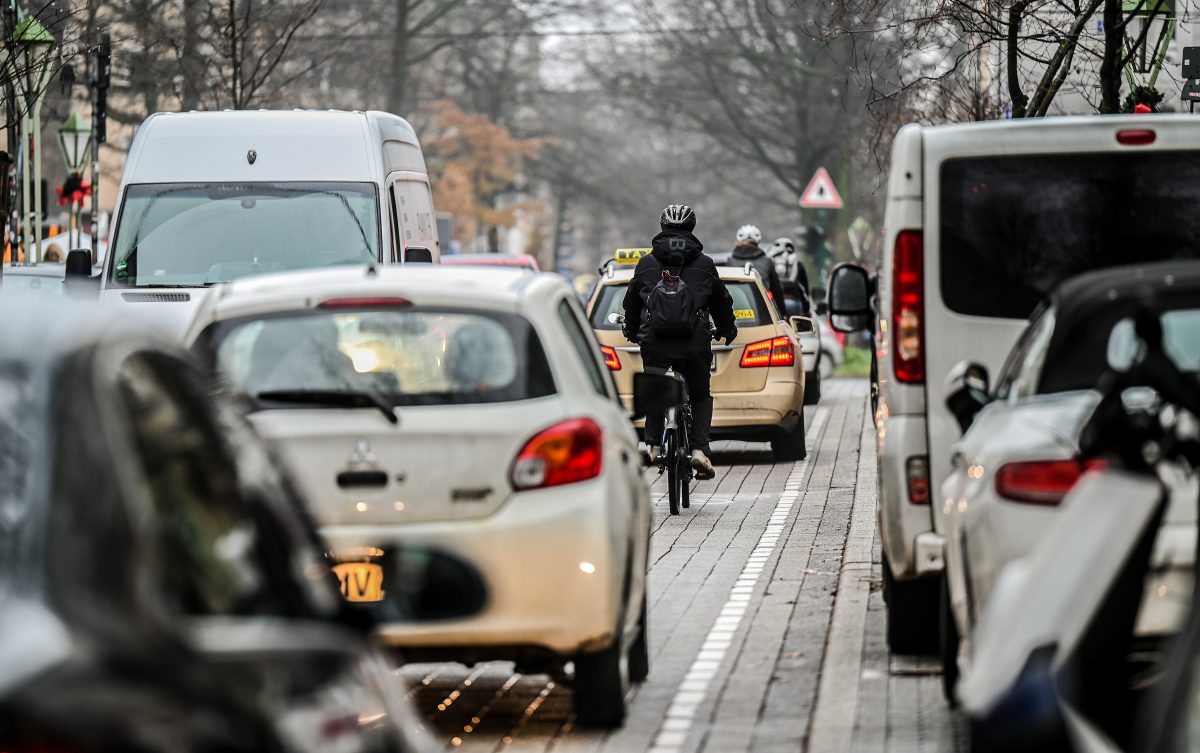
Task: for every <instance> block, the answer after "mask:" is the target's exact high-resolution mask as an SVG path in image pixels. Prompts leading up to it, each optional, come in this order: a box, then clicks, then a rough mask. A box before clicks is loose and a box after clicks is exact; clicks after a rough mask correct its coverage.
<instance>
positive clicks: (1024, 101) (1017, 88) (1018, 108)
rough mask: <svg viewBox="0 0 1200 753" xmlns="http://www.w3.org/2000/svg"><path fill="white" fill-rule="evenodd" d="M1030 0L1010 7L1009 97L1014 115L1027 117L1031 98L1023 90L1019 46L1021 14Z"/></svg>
mask: <svg viewBox="0 0 1200 753" xmlns="http://www.w3.org/2000/svg"><path fill="white" fill-rule="evenodd" d="M1028 5H1029V2H1028V0H1019V2H1015V3H1013V5H1012V7H1011V8H1009V9H1008V49H1007V50H1006V53H1007V56H1008V97H1009V99H1011V100H1012V116H1013V117H1014V118H1023V117H1025V108H1026V106H1027V105H1028V104H1029V98H1028V97H1027V96H1025V92H1023V91H1021V75H1020V73H1021V70H1020V48H1019V47H1018V44H1019V41H1018V40H1019V38H1020V34H1021V16H1022V15H1023V14H1024V13H1025V8H1026V6H1028Z"/></svg>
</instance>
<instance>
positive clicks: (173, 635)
mask: <svg viewBox="0 0 1200 753" xmlns="http://www.w3.org/2000/svg"><path fill="white" fill-rule="evenodd" d="M21 303H28V301H21ZM20 313H21V309H19V308H18V307H17V306H14V305H12V303H5V304H0V318H3V319H4V320H5V321H17V320H20V321H22V322H23V324H22V326H20V327H10V328H7V329H6V330H5V331H4V332H3V333H0V353H2V354H3V355H2V356H0V442H2V443H3V446H4V452H3V453H0V511H2V514H0V750H3V751H11V752H20V753H26V752H27V751H39V752H40V751H129V750H136V751H147V752H151V751H153V752H156V753H175V752H176V751H266V750H269V751H328V750H338V751H343V750H344V751H412V750H427V749H428V748H427V746H426V742H425V738H424V736H423V735H422V734H421V733H420V731H419V729H418V723H417V720H416V718H415V717H414V715H413V714H412V712H411V711H410V710H409V709H408V708H407V706H406V701H405V698H404V694H405V688H404V687H403V686H402V685H401V684H400V683H399V681H398V680H397V679H396V678H395V676H394V674H393V672H392V671H391V669H390V668H389V666H388V665H387V663H386V661H385V658H384V655H383V654H382V653H381V652H380V651H378V650H376V649H373V648H372V647H371V643H370V642H369V639H368V635H367V633H368V631H369V629H370V627H371V625H372V622H371V620H370V619H369V617H368V615H366V614H364V613H362V612H359V611H356V610H354V609H353V608H352V607H349V605H347V604H345V602H343V601H342V600H341V599H340V598H339V596H338V592H337V581H336V579H335V578H334V577H333V575H332V574H331V573H330V567H329V564H328V563H327V561H326V560H325V558H324V556H323V554H322V552H321V547H320V545H319V544H318V540H317V539H316V537H315V535H314V533H313V530H312V528H311V527H309V525H308V523H307V521H306V520H305V519H304V517H303V515H302V514H301V509H302V508H301V506H300V501H299V500H298V498H297V497H296V496H295V495H294V494H293V493H292V489H291V486H290V485H289V482H288V480H287V479H286V477H284V476H282V475H280V473H279V472H278V471H277V470H276V466H275V465H274V464H273V463H272V462H271V458H270V456H269V454H268V452H267V451H266V449H265V447H264V445H263V444H262V443H261V442H260V441H259V440H258V439H257V438H256V437H255V436H254V434H253V432H252V431H250V429H249V427H248V426H247V425H246V424H245V422H244V421H243V420H242V419H240V418H238V417H237V415H236V413H235V412H234V411H232V410H228V409H226V408H224V407H222V406H221V405H219V404H214V403H213V402H212V401H211V400H210V399H209V398H208V396H207V395H206V391H205V389H204V387H203V386H202V384H201V383H200V380H198V379H197V378H196V376H195V372H194V369H193V368H192V366H191V362H190V360H185V358H184V354H182V353H178V352H176V351H175V350H173V349H172V347H171V346H164V345H162V344H161V343H159V342H158V341H156V340H154V339H153V338H150V337H147V336H145V335H143V334H140V333H138V332H137V331H135V330H134V329H132V328H130V327H129V326H127V325H123V324H114V323H112V321H111V320H106V319H105V317H104V316H103V315H102V314H101V313H100V311H99V310H98V309H96V308H95V307H89V308H83V307H81V306H79V305H70V304H58V305H47V306H44V307H43V308H42V309H41V310H40V311H39V314H40V316H39V317H38V319H37V320H30V319H29V318H28V317H26V318H23V319H22V318H21V317H20V316H19V314H20ZM81 427H86V430H83V431H81V430H80V428H81ZM389 554H390V555H391V562H390V566H391V567H393V568H395V569H396V570H397V572H396V573H394V574H393V580H394V581H395V586H394V590H395V591H396V597H397V599H398V600H400V599H404V597H410V598H408V599H405V601H404V607H403V608H404V609H406V610H407V611H408V612H409V614H410V616H414V617H416V616H420V615H422V614H423V613H426V612H429V611H430V610H431V606H430V605H433V604H436V605H438V606H440V610H439V609H436V608H435V609H432V611H434V612H435V613H436V612H438V611H445V609H446V608H447V606H448V605H447V604H446V602H447V601H451V602H457V603H456V604H452V605H449V606H456V607H458V608H459V610H458V611H464V610H465V611H471V610H472V609H477V608H479V607H480V606H482V601H483V599H484V594H483V592H482V590H481V589H482V585H481V582H480V581H479V580H478V574H477V573H474V572H473V571H471V570H470V569H469V568H468V567H466V566H465V565H464V564H463V563H459V562H455V561H452V560H450V559H448V558H445V557H442V556H440V555H434V554H432V553H429V554H428V555H422V554H421V553H420V552H417V551H415V550H413V551H408V552H402V551H400V550H393V551H392V552H390V553H389ZM401 570H402V571H403V573H401V572H400V571H401ZM401 583H404V584H405V586H406V587H401V586H400V584H401ZM449 589H457V592H455V591H453V590H449ZM398 608H400V607H398Z"/></svg>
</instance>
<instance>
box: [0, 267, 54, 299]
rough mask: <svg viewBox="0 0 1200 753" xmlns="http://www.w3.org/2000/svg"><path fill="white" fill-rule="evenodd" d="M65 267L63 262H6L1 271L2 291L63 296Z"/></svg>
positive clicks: (0, 283)
mask: <svg viewBox="0 0 1200 753" xmlns="http://www.w3.org/2000/svg"><path fill="white" fill-rule="evenodd" d="M64 269H65V267H64V266H63V265H62V264H57V263H53V262H51V263H47V262H43V263H41V264H5V265H4V269H3V270H2V271H0V293H13V292H17V293H34V294H38V295H42V294H44V295H52V296H61V295H62V294H63V277H64Z"/></svg>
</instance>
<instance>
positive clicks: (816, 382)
mask: <svg viewBox="0 0 1200 753" xmlns="http://www.w3.org/2000/svg"><path fill="white" fill-rule="evenodd" d="M820 400H821V372H820V371H819V370H814V371H809V372H805V374H804V404H805V405H816V404H817V403H818V402H820Z"/></svg>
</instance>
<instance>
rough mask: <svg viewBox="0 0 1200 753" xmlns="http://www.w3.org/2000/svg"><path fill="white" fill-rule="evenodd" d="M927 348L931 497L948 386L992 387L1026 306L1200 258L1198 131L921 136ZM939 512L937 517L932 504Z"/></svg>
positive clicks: (1068, 127)
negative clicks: (1083, 282)
mask: <svg viewBox="0 0 1200 753" xmlns="http://www.w3.org/2000/svg"><path fill="white" fill-rule="evenodd" d="M924 160H925V161H924V174H925V197H926V202H925V208H924V225H925V227H924V242H925V254H924V275H925V281H924V290H925V301H924V314H925V316H924V321H923V325H924V338H923V339H924V343H925V357H926V363H925V377H926V385H927V390H928V392H929V394H928V400H927V411H928V431H929V460H930V480H931V481H932V484H931V488H933V489H937V488H939V486H940V485H941V482H942V480H943V479H945V478H946V476H947V475H948V473H949V471H950V446H951V444H952V443H953V442H954V441H955V440H956V439H957V438H958V437H959V435H960V431H959V429H958V425H957V423H956V422H955V420H954V418H953V417H952V416H951V415H950V413H949V411H948V410H947V409H946V406H945V404H944V402H943V400H942V396H941V389H942V384H943V382H944V380H945V377H946V374H947V372H949V371H950V369H951V368H952V367H953V366H954V364H955V363H957V362H958V361H960V360H963V359H969V360H973V361H978V362H980V363H982V364H984V365H985V366H987V368H988V371H989V373H990V374H991V375H992V376H993V377H995V376H996V375H997V374H998V373H999V371H1000V369H1001V367H1002V365H1003V362H1004V359H1005V357H1006V356H1007V354H1008V351H1009V350H1010V349H1011V348H1012V346H1013V344H1014V343H1015V341H1016V339H1017V337H1018V336H1019V334H1020V333H1021V331H1022V330H1023V329H1024V327H1025V325H1026V320H1027V318H1028V317H1029V314H1030V313H1031V312H1032V311H1033V308H1034V306H1036V305H1037V303H1038V302H1039V301H1040V300H1041V298H1042V296H1044V295H1045V294H1046V293H1048V292H1049V291H1050V290H1051V289H1052V288H1053V287H1054V286H1055V285H1057V284H1058V283H1059V282H1061V281H1062V280H1064V279H1066V278H1068V277H1071V276H1073V275H1076V274H1079V273H1081V272H1086V271H1089V270H1092V269H1097V268H1101V267H1108V266H1114V265H1120V264H1133V263H1137V262H1148V261H1154V260H1159V259H1171V258H1184V257H1188V258H1195V257H1196V256H1197V255H1200V243H1198V242H1197V241H1200V228H1198V226H1197V225H1196V224H1195V223H1194V222H1192V221H1189V214H1190V213H1191V212H1192V211H1193V207H1195V206H1198V205H1200V204H1198V202H1200V182H1198V181H1196V180H1195V179H1194V176H1195V175H1196V174H1197V171H1200V131H1197V130H1196V128H1195V121H1194V120H1192V119H1190V118H1188V117H1187V116H1183V115H1181V116H1169V115H1163V116H1155V117H1152V118H1131V117H1128V116H1113V117H1095V116H1092V117H1086V118H1046V119H1039V120H1037V121H1031V122H1028V123H1015V122H1012V121H1008V122H1002V123H990V124H973V125H969V126H945V127H937V128H930V129H927V130H926V131H925V155H924ZM934 507H935V510H936V511H937V512H936V513H935V515H934V518H935V527H936V528H937V529H938V530H943V529H944V527H943V526H942V525H941V524H940V523H939V522H938V518H939V517H940V515H941V514H942V513H941V508H942V504H940V501H939V500H934Z"/></svg>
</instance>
